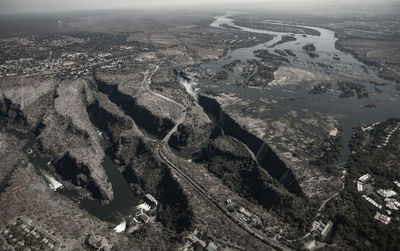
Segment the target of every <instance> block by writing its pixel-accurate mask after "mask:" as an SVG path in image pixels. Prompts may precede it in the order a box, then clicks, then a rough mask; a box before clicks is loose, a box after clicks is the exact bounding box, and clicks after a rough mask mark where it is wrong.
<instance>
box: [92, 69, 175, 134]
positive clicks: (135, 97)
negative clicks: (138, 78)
mask: <svg viewBox="0 0 400 251" xmlns="http://www.w3.org/2000/svg"><path fill="white" fill-rule="evenodd" d="M125 78H127V77H126V76H124V79H122V80H121V79H120V80H121V82H120V84H118V77H117V78H116V79H114V80H113V83H115V82H117V84H113V83H108V82H106V80H102V79H101V78H100V77H96V78H95V82H96V84H97V88H98V90H99V91H100V92H102V93H104V94H106V95H107V96H108V98H109V99H110V100H111V101H112V102H113V103H114V104H116V105H117V106H118V107H119V108H120V109H121V110H123V112H124V113H125V114H126V115H128V116H129V117H131V118H132V119H133V121H135V123H136V124H137V125H138V126H139V127H140V128H141V129H143V130H145V131H146V132H147V133H149V134H151V135H154V136H155V137H157V138H159V139H162V138H163V137H165V135H166V134H167V133H168V132H169V131H170V130H171V129H172V127H173V126H174V123H175V122H174V120H175V119H176V118H174V117H175V116H174V115H173V112H172V110H176V107H169V106H170V104H168V105H165V104H164V106H163V103H164V102H163V101H162V99H159V100H158V99H157V97H151V99H157V101H154V104H144V103H143V102H145V101H144V100H143V99H144V98H143V99H142V97H141V96H142V95H144V94H143V92H141V91H139V90H140V88H139V89H138V88H137V89H132V88H127V87H126V85H127V83H126V81H127V80H126V79H125ZM131 81H134V80H131ZM142 81H143V80H142ZM129 83H130V82H128V84H129ZM137 85H139V87H140V82H139V83H137ZM158 102H159V103H158ZM160 107H163V108H164V112H161V111H160V110H159V109H160ZM166 111H171V112H170V113H166ZM168 114H170V115H172V116H166V115H168Z"/></svg>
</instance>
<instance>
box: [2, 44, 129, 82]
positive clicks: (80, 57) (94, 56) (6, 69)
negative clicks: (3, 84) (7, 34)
mask: <svg viewBox="0 0 400 251" xmlns="http://www.w3.org/2000/svg"><path fill="white" fill-rule="evenodd" d="M63 39H65V41H63ZM76 39H77V40H76ZM76 39H75V38H73V37H69V36H65V37H64V36H63V38H61V39H53V40H52V39H44V40H40V41H29V42H30V44H29V49H26V50H22V49H21V48H19V47H18V46H19V45H20V43H21V41H19V40H18V41H16V43H14V44H12V43H8V44H6V45H4V46H6V47H4V48H9V51H14V53H13V54H11V55H8V56H9V57H7V55H4V58H9V59H8V60H4V61H2V64H0V77H12V76H20V75H24V76H33V75H38V74H58V76H60V77H66V78H78V77H80V76H84V75H88V74H91V72H92V71H93V69H97V68H100V69H113V68H115V69H116V68H120V67H121V66H122V65H124V64H128V63H129V62H130V61H132V58H131V57H124V56H125V55H127V54H128V53H129V52H130V51H131V50H132V49H133V47H131V46H122V47H121V48H117V49H116V50H112V52H113V53H111V52H104V51H97V52H96V51H95V50H87V51H91V52H90V53H86V52H80V51H82V50H81V49H77V51H78V52H63V51H65V50H64V48H63V47H64V46H68V47H67V48H65V49H66V50H71V51H73V50H74V45H76V46H78V47H77V48H79V44H81V43H83V42H85V40H82V39H80V38H76ZM3 44H4V42H3V43H2V44H1V45H3ZM111 49H112V48H110V50H111ZM15 54H16V55H15ZM19 55H20V58H18V56H19Z"/></svg>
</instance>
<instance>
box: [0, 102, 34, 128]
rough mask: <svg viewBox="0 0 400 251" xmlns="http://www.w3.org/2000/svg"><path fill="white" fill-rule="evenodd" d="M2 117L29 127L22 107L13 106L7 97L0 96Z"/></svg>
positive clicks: (0, 113)
mask: <svg viewBox="0 0 400 251" xmlns="http://www.w3.org/2000/svg"><path fill="white" fill-rule="evenodd" d="M0 115H1V116H4V117H7V118H9V120H10V121H12V122H14V123H16V124H19V125H27V119H26V117H25V115H24V113H23V112H22V110H21V107H20V105H17V104H13V103H12V101H11V100H10V99H9V98H7V97H6V96H3V95H2V96H0Z"/></svg>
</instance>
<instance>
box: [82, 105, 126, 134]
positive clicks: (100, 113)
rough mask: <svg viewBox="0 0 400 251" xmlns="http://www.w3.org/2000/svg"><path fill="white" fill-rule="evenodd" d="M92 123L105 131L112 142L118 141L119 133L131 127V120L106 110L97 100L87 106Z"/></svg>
mask: <svg viewBox="0 0 400 251" xmlns="http://www.w3.org/2000/svg"><path fill="white" fill-rule="evenodd" d="M87 111H88V113H89V115H90V120H91V121H92V123H93V124H94V125H95V126H96V127H97V128H99V129H100V130H102V131H104V132H106V133H107V135H108V137H109V138H110V140H111V141H112V142H118V140H119V137H120V135H121V133H122V132H123V131H125V130H130V129H132V127H133V124H132V121H131V120H129V119H127V118H125V117H123V116H119V115H118V114H116V113H113V112H111V111H109V110H107V109H106V108H105V107H104V106H102V105H100V102H99V100H95V101H94V102H93V103H91V104H89V105H88V106H87Z"/></svg>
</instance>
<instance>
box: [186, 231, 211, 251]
mask: <svg viewBox="0 0 400 251" xmlns="http://www.w3.org/2000/svg"><path fill="white" fill-rule="evenodd" d="M206 239H209V238H208V237H207V238H204V235H203V233H201V232H200V231H199V230H198V229H196V230H194V231H193V232H192V233H190V234H189V235H188V236H186V243H185V245H184V246H183V248H182V250H183V251H187V250H190V249H191V247H192V245H193V244H195V243H197V244H199V245H200V246H201V247H202V248H203V250H206V251H217V250H218V245H217V244H216V243H215V242H213V241H209V242H208V244H207V242H206Z"/></svg>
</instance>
